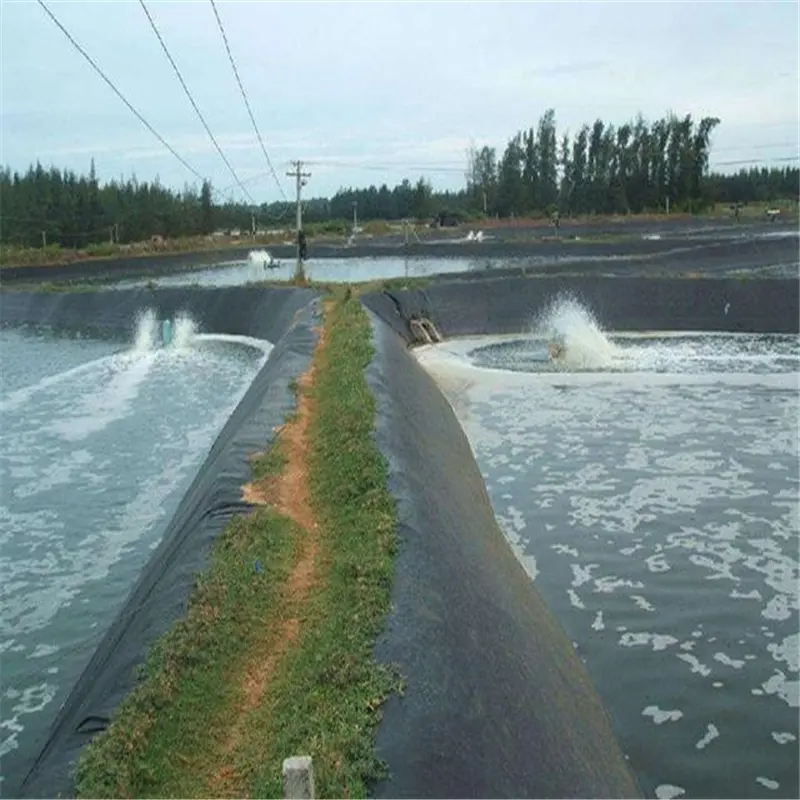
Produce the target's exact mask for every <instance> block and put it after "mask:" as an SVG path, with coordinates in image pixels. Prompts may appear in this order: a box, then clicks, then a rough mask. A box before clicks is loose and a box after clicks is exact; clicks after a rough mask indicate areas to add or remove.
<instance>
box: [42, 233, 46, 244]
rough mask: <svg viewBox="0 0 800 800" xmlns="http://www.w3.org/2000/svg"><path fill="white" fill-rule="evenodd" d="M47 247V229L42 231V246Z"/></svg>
mask: <svg viewBox="0 0 800 800" xmlns="http://www.w3.org/2000/svg"><path fill="white" fill-rule="evenodd" d="M45 247H47V231H42V248H45Z"/></svg>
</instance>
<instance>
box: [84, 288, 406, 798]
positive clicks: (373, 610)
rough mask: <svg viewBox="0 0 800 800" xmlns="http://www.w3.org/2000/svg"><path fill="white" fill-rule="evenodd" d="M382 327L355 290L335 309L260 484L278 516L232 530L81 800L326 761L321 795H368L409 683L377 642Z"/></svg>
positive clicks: (102, 752) (250, 494)
mask: <svg viewBox="0 0 800 800" xmlns="http://www.w3.org/2000/svg"><path fill="white" fill-rule="evenodd" d="M371 357H372V346H371V341H370V327H369V322H368V320H367V317H366V314H365V313H364V310H363V308H362V307H361V305H360V303H359V302H358V300H357V298H356V296H355V294H353V295H352V296H351V292H350V291H347V290H340V291H339V292H338V294H337V295H336V296H335V297H333V298H329V299H328V300H327V301H326V303H325V320H324V327H323V329H322V331H321V333H320V340H319V344H318V346H317V348H316V351H315V354H314V358H313V362H312V366H311V368H310V370H309V371H308V372H307V373H306V374H305V375H304V376H302V378H300V380H298V381H297V384H296V393H297V398H298V405H297V411H296V413H295V414H293V415H292V416H291V417H290V418H289V420H288V421H287V423H286V425H284V426H283V428H282V429H281V430H280V431H279V433H278V436H277V439H276V441H275V443H274V445H273V446H272V447H271V448H270V450H269V451H268V452H267V454H266V455H263V456H261V457H258V458H256V459H255V460H254V471H253V483H252V484H249V485H248V486H247V487H245V489H244V494H245V497H247V498H248V499H249V500H250V502H253V503H257V504H261V505H260V506H259V507H257V508H256V509H255V510H254V511H253V512H252V513H250V514H249V515H247V516H244V517H240V518H237V519H236V520H234V521H233V522H232V523H231V524H230V525H229V526H228V527H227V528H226V530H225V531H224V533H223V534H221V535H220V537H219V539H218V540H217V542H216V544H215V547H214V549H213V554H212V558H211V562H210V567H209V569H208V571H207V572H206V573H205V574H204V575H203V576H201V577H200V578H199V580H198V582H197V585H196V589H195V590H194V592H193V595H192V598H191V600H190V604H189V608H188V613H187V616H186V618H185V619H183V620H182V621H180V622H179V623H177V624H176V625H175V626H174V627H173V629H172V630H171V631H170V632H169V633H168V634H167V635H166V636H164V637H163V638H162V639H161V640H160V641H159V642H158V643H157V644H156V645H155V646H154V647H153V648H152V650H151V653H150V655H149V658H148V660H147V663H146V666H145V668H144V670H143V675H142V678H141V680H140V682H139V684H138V686H137V688H136V689H135V690H134V691H133V692H132V693H131V695H130V696H129V697H128V698H127V699H126V700H125V701H124V702H123V704H122V705H121V707H120V709H119V711H118V712H117V714H116V715H115V717H114V720H113V722H112V724H111V725H110V727H109V728H108V730H107V731H106V732H104V733H103V734H101V735H100V736H98V737H97V738H96V739H95V740H94V741H93V742H92V743H91V744H90V745H89V746H88V747H87V748H86V749H85V750H84V751H83V753H82V755H81V758H80V760H79V763H78V768H77V786H76V789H77V795H78V796H79V797H88V796H93V797H142V796H160V797H220V796H237V797H245V796H253V797H278V796H282V784H281V763H282V760H283V759H284V758H286V757H287V756H291V755H298V754H309V755H311V756H312V757H313V758H314V767H315V778H316V785H317V791H318V794H319V795H320V796H335V797H357V796H364V795H365V793H366V787H367V784H368V782H369V781H371V780H373V779H375V778H377V777H378V776H380V774H381V770H382V766H381V764H380V763H379V761H378V760H377V759H376V756H375V752H374V747H373V736H374V730H375V726H376V724H377V722H378V720H379V716H380V706H381V704H382V703H383V701H384V700H385V699H386V697H387V696H388V695H389V694H390V693H391V692H392V691H395V690H399V689H400V685H399V681H398V679H397V677H396V676H395V675H394V674H393V673H392V672H391V671H390V670H389V669H388V668H387V667H385V666H381V665H378V664H376V663H375V662H374V661H373V658H372V648H373V644H374V641H375V638H376V636H377V635H378V633H379V632H380V630H381V629H382V626H383V624H384V619H385V616H386V613H387V611H388V609H389V595H390V589H391V580H392V571H393V553H394V547H395V543H394V537H395V525H396V512H395V504H394V501H393V499H392V497H391V496H390V494H389V493H388V490H387V488H386V466H385V463H384V461H383V458H382V456H381V455H380V453H379V451H378V450H377V448H376V446H375V444H374V441H373V427H374V420H375V401H374V399H373V397H372V395H371V394H370V392H369V389H368V387H367V383H366V379H365V376H364V370H365V368H366V366H367V365H368V364H369V362H370V360H371Z"/></svg>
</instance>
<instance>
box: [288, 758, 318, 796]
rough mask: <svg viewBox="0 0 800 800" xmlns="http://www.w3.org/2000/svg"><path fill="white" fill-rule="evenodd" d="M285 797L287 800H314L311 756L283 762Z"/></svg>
mask: <svg viewBox="0 0 800 800" xmlns="http://www.w3.org/2000/svg"><path fill="white" fill-rule="evenodd" d="M283 796H284V797H285V798H286V800H313V798H314V768H313V766H312V764H311V756H292V757H291V758H285V759H284V760H283Z"/></svg>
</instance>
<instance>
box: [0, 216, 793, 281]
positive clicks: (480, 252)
mask: <svg viewBox="0 0 800 800" xmlns="http://www.w3.org/2000/svg"><path fill="white" fill-rule="evenodd" d="M478 230H480V231H483V232H484V235H485V239H484V240H483V241H466V235H467V233H468V232H469V231H478ZM792 230H794V231H796V230H797V216H796V215H792V216H789V215H787V216H786V217H784V218H782V219H780V220H778V221H776V222H768V221H766V220H764V219H761V218H756V219H751V220H743V221H742V222H740V223H736V222H734V221H733V220H732V219H727V218H715V217H712V216H697V217H692V216H690V215H670V216H667V215H663V214H662V215H653V214H642V215H636V216H634V215H632V216H630V217H619V218H593V219H585V220H581V219H574V220H564V221H563V222H562V224H561V226H560V229H559V231H558V234H557V232H556V230H555V228H554V227H553V226H552V224H550V223H549V222H548V221H545V220H541V219H537V220H523V219H516V220H483V221H481V222H476V223H470V224H464V225H461V226H459V227H456V228H441V229H432V228H424V229H423V228H417V229H416V235H414V234H411V235H409V238H408V242H406V239H405V237H404V235H403V234H402V233H392V234H389V235H379V236H370V235H369V234H367V235H362V236H359V237H357V238H356V240H355V242H354V243H353V244H351V245H349V244H348V243H347V242H346V240H343V239H342V238H341V237H336V238H332V237H328V236H316V237H313V238H310V239H309V245H308V258H309V260H310V261H313V260H315V259H329V258H392V257H394V258H403V257H408V258H465V259H482V258H486V259H490V258H491V259H503V258H509V259H513V258H538V257H541V258H546V259H552V258H556V259H558V258H560V257H567V258H570V259H572V258H584V257H586V258H597V257H604V256H608V255H617V256H623V257H637V256H643V257H647V256H650V255H653V254H656V253H663V252H664V251H666V250H669V249H672V248H675V247H678V246H686V245H687V244H694V243H699V242H700V240H703V239H715V240H720V241H724V240H726V239H733V238H735V237H741V236H742V235H744V236H747V235H748V234H750V235H753V234H757V233H766V232H773V231H774V232H788V231H792ZM183 241H184V242H185V241H186V240H183ZM284 242H285V239H284V240H283V242H281V243H268V242H263V241H258V240H255V241H250V242H247V241H241V240H239V241H238V242H236V243H229V244H226V245H224V246H217V247H213V248H211V247H207V248H203V247H200V246H197V247H195V248H192V249H188V250H180V249H174V250H170V249H165V250H161V251H156V252H146V253H137V254H128V255H125V254H123V253H120V254H119V255H106V256H96V257H84V258H77V259H76V258H75V257H74V253H65V256H66V255H68V256H72V258H69V259H62V260H60V261H50V262H48V261H43V262H32V263H29V264H14V265H8V266H2V267H0V282H2V283H3V284H19V283H35V284H38V283H46V282H63V281H106V280H122V279H127V278H147V277H153V278H156V277H160V276H163V275H167V274H171V273H175V272H181V271H188V270H197V269H205V268H208V267H211V266H214V265H216V264H222V263H225V262H230V261H244V260H246V259H247V257H248V255H249V253H251V252H252V251H254V250H268V251H269V253H270V254H271V255H272V256H273V257H274V258H277V259H279V260H281V261H293V260H294V258H295V256H296V248H295V246H294V245H293V244H286V243H284ZM731 244H733V241H731Z"/></svg>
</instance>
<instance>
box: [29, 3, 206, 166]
mask: <svg viewBox="0 0 800 800" xmlns="http://www.w3.org/2000/svg"><path fill="white" fill-rule="evenodd" d="M37 2H38V3H39V5H40V6H41V7H42V8H43V9H44V10H45V12H46V13H47V15H48V16H49V17H50V19H52V20H53V22H55V24H56V25H57V26H58V27H59V28H60V30H61V32H62V33H63V34H64V36H66V37H67V39H69V41H70V42H71V43H72V45H73V47H75V49H76V50H77V51H78V52H79V53H80V54H81V55H82V56H83V57H84V58H85V59H86V60H87V61H88V62H89V63H90V64H91V65H92V67H93V68H94V70H95V72H97V74H98V75H99V76H100V77H101V78H102V79H103V80H104V81H105V82H106V83H107V84H108V85H109V87H110V88H111V90H112V91H113V92H114V94H116V95H117V97H119V99H120V100H122V102H123V103H125V105H126V106H127V107H128V109H129V110H130V111H131V112H132V113H133V114H134V115H135V116H136V118H137V119H138V120H139V122H141V123H142V125H144V126H145V127H146V128H147V130H149V131H150V133H152V134H153V136H155V137H156V139H158V141H159V142H161V144H163V145H164V147H166V148H167V150H169V152H170V153H172V155H173V156H175V158H177V159H178V161H180V162H181V164H183V166H184V167H186V169H188V170H189V172H191V173H192V175H194V176H195V177H196V178H197V179H198V180H201V181H205V178H204V177H203V176H202V175H201V174H200V173H199V172H198V171H197V170H196V169H195V168H194V167H193V166H192V165H191V164H189V163H188V162H187V161H186V160H185V159H184V158H183V156H181V155H180V154H179V153H178V152H177V151H176V150H175V149H174V148H173V147H172V146H171V145H170V144H169V143H168V142H167V141H166V140H165V139H164V137H163V136H161V134H159V133H158V131H156V129H155V128H154V127H153V126H152V125H151V124H150V123H149V122H148V121H147V120H146V119H145V118H144V117H143V116H142V115H141V114H140V113H139V112H138V111H137V110H136V109H135V108H134V107H133V106H132V105H131V104H130V103H129V102H128V100H127V99H126V98H125V97H124V95H123V94H122V92H120V90H119V89H117V87H116V86H114V84H113V83H112V82H111V80H110V79H109V78H108V77H107V76H106V74H105V73H104V72H103V70H101V69H100V67H98V66H97V64H96V63H95V62H94V60H93V59H92V57H91V56H90V55H89V54H88V53H87V52H86V51H85V50H84V49H83V48H82V47H81V46H80V45H79V44H78V43H77V42H76V41H75V39H73V38H72V36H71V35H70V33H69V31H68V30H67V29H66V28H65V27H64V26H63V25H62V24H61V23H60V22H59V21H58V19H56V16H55V15H54V14H53V12H52V11H51V10H50V9H49V8H48V7H47V6H46V5H45V3H44V0H37Z"/></svg>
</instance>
